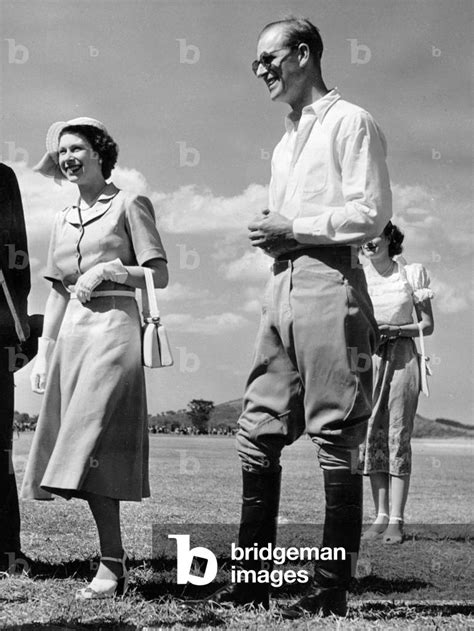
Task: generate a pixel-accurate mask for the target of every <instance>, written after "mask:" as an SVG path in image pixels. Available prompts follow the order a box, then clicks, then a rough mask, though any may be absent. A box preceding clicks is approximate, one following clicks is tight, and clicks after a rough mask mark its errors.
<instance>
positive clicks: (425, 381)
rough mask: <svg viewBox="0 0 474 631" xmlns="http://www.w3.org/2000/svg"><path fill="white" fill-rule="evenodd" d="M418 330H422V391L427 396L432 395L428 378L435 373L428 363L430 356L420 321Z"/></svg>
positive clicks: (419, 359) (420, 358) (420, 356)
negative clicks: (427, 354) (427, 353)
mask: <svg viewBox="0 0 474 631" xmlns="http://www.w3.org/2000/svg"><path fill="white" fill-rule="evenodd" d="M418 331H419V332H420V351H421V353H418V365H419V367H420V391H421V392H423V394H424V395H425V396H427V397H429V396H430V389H429V387H428V379H427V377H431V375H432V374H433V373H432V372H431V368H430V366H429V365H428V362H429V361H430V358H429V357H427V356H426V353H425V339H424V335H423V329H422V327H421V324H420V322H418Z"/></svg>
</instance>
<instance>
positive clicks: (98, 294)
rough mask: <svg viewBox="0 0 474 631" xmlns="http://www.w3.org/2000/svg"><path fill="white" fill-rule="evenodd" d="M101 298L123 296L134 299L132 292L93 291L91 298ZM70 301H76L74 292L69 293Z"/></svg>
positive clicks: (113, 290)
mask: <svg viewBox="0 0 474 631" xmlns="http://www.w3.org/2000/svg"><path fill="white" fill-rule="evenodd" d="M102 296H124V297H126V298H135V292H134V291H120V290H119V289H111V290H109V291H93V292H92V293H91V298H101V297H102ZM70 299H71V300H76V299H77V296H76V294H75V292H73V291H71V298H70Z"/></svg>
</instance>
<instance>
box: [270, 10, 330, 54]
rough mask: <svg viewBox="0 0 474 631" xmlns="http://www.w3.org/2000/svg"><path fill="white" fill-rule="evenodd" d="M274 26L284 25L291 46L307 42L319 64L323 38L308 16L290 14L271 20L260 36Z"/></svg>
mask: <svg viewBox="0 0 474 631" xmlns="http://www.w3.org/2000/svg"><path fill="white" fill-rule="evenodd" d="M274 26H283V28H284V30H285V35H286V39H287V44H288V45H289V46H296V45H297V44H307V45H308V48H309V50H310V52H311V54H312V55H313V56H314V58H315V60H316V62H317V63H318V64H319V62H320V60H321V57H322V54H323V40H322V39H321V34H320V33H319V29H318V28H317V27H316V26H314V24H313V23H312V22H310V21H309V20H308V19H307V18H303V17H297V16H293V15H289V16H287V17H284V18H282V19H281V20H277V21H276V22H270V24H267V25H266V26H264V27H263V29H262V31H261V33H260V37H261V36H262V35H263V33H265V31H267V30H269V29H271V28H273V27H274Z"/></svg>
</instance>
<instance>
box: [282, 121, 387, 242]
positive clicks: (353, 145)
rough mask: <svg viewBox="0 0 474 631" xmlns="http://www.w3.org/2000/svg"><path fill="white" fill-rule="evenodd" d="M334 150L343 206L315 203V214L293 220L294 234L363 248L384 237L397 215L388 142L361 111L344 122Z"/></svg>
mask: <svg viewBox="0 0 474 631" xmlns="http://www.w3.org/2000/svg"><path fill="white" fill-rule="evenodd" d="M333 149H334V152H335V163H336V167H338V168H339V170H340V178H341V188H342V194H343V198H344V205H342V206H326V207H325V206H321V205H315V208H314V211H315V212H314V215H313V216H311V217H299V218H297V219H295V220H294V221H293V232H294V235H295V238H296V239H297V240H298V241H299V242H301V243H312V244H321V245H325V244H328V245H329V244H334V243H337V244H354V245H359V244H362V243H364V242H366V241H368V240H370V239H372V238H373V237H376V236H377V235H379V234H380V233H381V232H382V231H383V229H384V227H385V225H386V224H387V223H388V221H389V220H390V217H391V216H392V194H391V190H390V179H389V175H388V169H387V165H386V142H385V138H384V136H383V134H382V131H381V130H380V129H379V128H378V126H377V125H376V123H375V122H374V120H373V118H372V117H371V116H370V114H368V113H367V112H365V111H363V110H360V111H358V112H357V113H355V114H353V115H351V116H348V117H346V119H345V120H343V121H342V123H341V125H340V127H339V130H338V131H337V134H336V136H335V138H334V147H333ZM337 163H338V164H337Z"/></svg>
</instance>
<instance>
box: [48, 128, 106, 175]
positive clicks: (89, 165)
mask: <svg viewBox="0 0 474 631" xmlns="http://www.w3.org/2000/svg"><path fill="white" fill-rule="evenodd" d="M58 158H59V167H60V169H61V172H62V173H63V174H64V176H65V177H66V178H67V179H68V180H69V182H73V183H74V184H86V183H88V182H91V181H93V180H96V179H97V177H98V176H99V177H103V176H102V169H101V166H100V162H99V159H100V158H99V155H98V154H97V152H96V151H94V150H93V149H92V147H91V145H90V143H89V142H88V141H87V140H86V139H85V138H83V137H82V136H80V135H78V134H73V133H68V132H66V133H64V134H63V135H62V136H61V138H60V139H59V147H58Z"/></svg>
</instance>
